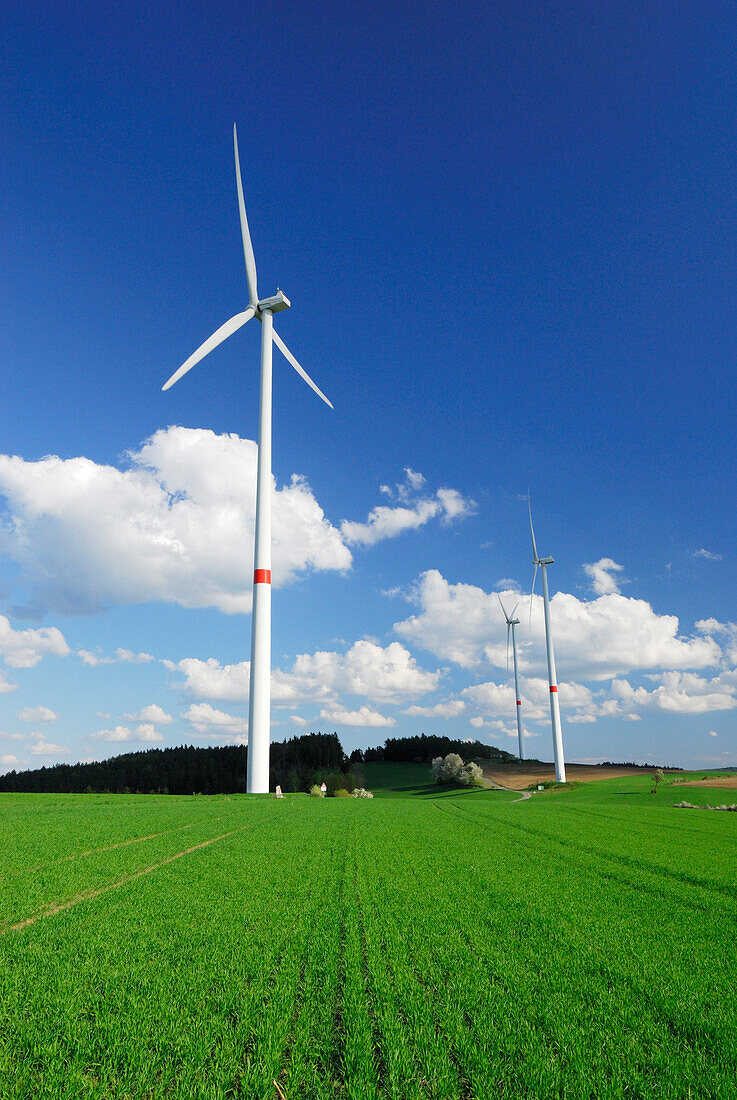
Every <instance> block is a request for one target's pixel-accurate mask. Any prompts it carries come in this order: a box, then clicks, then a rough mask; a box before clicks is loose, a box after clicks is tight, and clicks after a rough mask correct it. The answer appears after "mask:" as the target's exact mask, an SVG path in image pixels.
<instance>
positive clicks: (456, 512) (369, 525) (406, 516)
mask: <svg viewBox="0 0 737 1100" xmlns="http://www.w3.org/2000/svg"><path fill="white" fill-rule="evenodd" d="M405 475H406V480H405V481H404V482H402V483H400V484H398V485H396V486H395V487H394V489H391V488H390V487H389V486H388V485H382V486H381V491H382V493H384V494H385V495H387V496H388V497H390V498H391V499H392V500H394V501H396V502H397V503H396V504H394V505H393V506H392V507H389V506H388V505H383V504H382V505H379V506H378V507H376V508H374V509H373V510H372V511H371V512H370V513H369V516H368V519H367V521H366V523H356V522H353V521H351V520H343V522H342V523H341V525H340V532H341V534H342V536H343V538H344V540H345V542H346V543H347V544H348V545H349V546H373V545H374V544H375V543H377V542H381V541H382V540H383V539H391V538H395V537H396V536H397V535H401V534H402V533H403V532H404V531H413V530H416V529H417V528H418V527H423V526H424V525H425V524H426V523H427V522H428V521H429V520H431V519H435V518H438V519H440V520H441V521H442V522H444V523H450V522H451V521H452V520H454V519H461V518H463V517H464V516H467V515H470V514H471V513H472V512H473V509H474V507H475V505H474V502H473V501H472V500H468V499H467V498H466V497H464V496H463V495H462V494H461V493H459V492H458V491H457V490H456V489H438V491H437V492H436V493H435V495H434V496H427V495H426V496H422V497H420V496H416V495H415V494H417V493H418V492H419V491H420V490H421V489H422V488H423V487H424V485H425V478H424V477H423V476H422V474H420V473H417V472H416V471H415V470H412V469H410V468H409V466H407V467H405Z"/></svg>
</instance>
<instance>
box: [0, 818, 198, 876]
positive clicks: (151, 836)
mask: <svg viewBox="0 0 737 1100" xmlns="http://www.w3.org/2000/svg"><path fill="white" fill-rule="evenodd" d="M195 824H196V822H194V821H193V822H191V823H190V824H189V825H177V826H176V828H174V829H162V830H161V832H160V833H148V834H147V835H146V836H134V837H131V839H130V840H119V841H118V842H117V843H116V844H106V845H104V846H103V847H102V848H88V849H87V850H86V851H84V852H73V853H72V854H71V855H70V856H62V857H61V859H55V860H52V861H51V862H50V863H39V864H37V865H36V866H35V867H21V868H20V869H19V870H18V871H14V872H13V874H17V875H30V874H33V872H34V871H43V870H44V869H45V868H46V867H58V866H59V865H60V864H61V863H70V862H71V861H72V860H74V859H85V857H86V856H96V855H100V854H101V853H102V852H114V851H115V849H116V848H127V847H128V845H129V844H142V843H143V842H144V840H156V839H157V838H158V837H160V836H166V835H167V833H181V832H183V831H184V830H185V829H192V828H193V827H194V825H195Z"/></svg>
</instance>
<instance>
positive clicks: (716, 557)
mask: <svg viewBox="0 0 737 1100" xmlns="http://www.w3.org/2000/svg"><path fill="white" fill-rule="evenodd" d="M693 556H694V557H695V558H704V559H705V560H706V561H721V560H722V555H721V554H716V553H714V552H713V551H711V550H704V548H703V547H702V548H701V550H695V551H694V555H693Z"/></svg>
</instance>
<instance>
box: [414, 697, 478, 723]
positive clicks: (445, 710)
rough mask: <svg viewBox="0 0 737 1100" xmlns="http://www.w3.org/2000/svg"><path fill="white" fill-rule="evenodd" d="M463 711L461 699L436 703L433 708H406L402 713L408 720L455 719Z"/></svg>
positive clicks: (464, 705)
mask: <svg viewBox="0 0 737 1100" xmlns="http://www.w3.org/2000/svg"><path fill="white" fill-rule="evenodd" d="M465 709H466V704H465V703H464V701H463V699H450V700H448V702H447V703H436V704H435V706H434V707H418V706H417V705H414V706H411V707H406V708H405V709H404V711H403V713H404V714H408V715H409V716H410V718H457V717H458V715H459V714H463V712H464V710H465Z"/></svg>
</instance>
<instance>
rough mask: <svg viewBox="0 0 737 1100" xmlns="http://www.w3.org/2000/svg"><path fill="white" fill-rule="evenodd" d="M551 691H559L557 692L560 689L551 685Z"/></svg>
mask: <svg viewBox="0 0 737 1100" xmlns="http://www.w3.org/2000/svg"><path fill="white" fill-rule="evenodd" d="M550 690H551V691H557V690H558V688H557V687H556V686H555V684H551V685H550Z"/></svg>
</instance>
